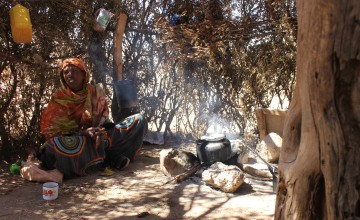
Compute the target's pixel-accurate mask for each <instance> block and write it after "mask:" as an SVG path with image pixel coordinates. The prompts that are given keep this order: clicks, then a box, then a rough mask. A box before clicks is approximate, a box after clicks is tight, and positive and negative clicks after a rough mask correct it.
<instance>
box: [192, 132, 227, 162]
mask: <svg viewBox="0 0 360 220" xmlns="http://www.w3.org/2000/svg"><path fill="white" fill-rule="evenodd" d="M196 153H197V157H198V158H199V160H200V161H201V162H202V163H204V164H205V165H211V164H213V163H216V162H224V161H226V160H228V159H230V157H231V155H232V151H231V144H230V141H229V140H228V139H227V138H225V135H223V134H211V135H206V136H202V137H201V139H199V140H196Z"/></svg>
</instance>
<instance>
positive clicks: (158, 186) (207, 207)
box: [0, 146, 275, 219]
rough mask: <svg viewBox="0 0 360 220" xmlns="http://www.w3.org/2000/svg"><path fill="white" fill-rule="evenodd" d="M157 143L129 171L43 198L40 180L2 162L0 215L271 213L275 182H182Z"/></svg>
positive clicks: (66, 186)
mask: <svg viewBox="0 0 360 220" xmlns="http://www.w3.org/2000/svg"><path fill="white" fill-rule="evenodd" d="M161 149H163V147H162V148H159V146H155V147H154V146H145V147H144V149H143V151H142V153H141V154H140V155H139V157H138V158H137V160H136V161H135V162H133V163H131V164H130V166H129V167H128V169H126V170H125V171H117V172H115V173H114V175H112V176H100V175H99V174H100V173H97V174H93V175H91V176H86V177H83V178H76V179H71V180H66V181H64V183H63V184H61V185H60V193H59V198H58V199H56V200H54V201H51V202H46V201H44V200H43V199H42V184H40V183H31V182H27V181H24V180H22V179H21V178H20V177H19V176H13V175H10V174H8V173H7V170H6V168H5V166H4V164H3V165H2V166H1V169H2V170H1V174H0V175H1V178H0V207H1V209H0V219H137V218H139V217H142V218H144V219H273V211H274V205H275V194H274V193H272V183H271V182H266V181H255V180H252V179H248V180H247V181H246V182H247V183H246V184H243V185H242V186H241V187H240V188H239V190H238V191H237V192H235V193H223V192H221V191H219V190H216V189H212V188H211V187H209V186H207V185H205V184H203V183H202V182H201V180H200V179H199V178H196V177H194V178H190V179H188V180H186V181H184V182H182V183H180V184H175V183H168V184H165V185H164V183H165V182H166V181H168V180H169V179H168V178H167V177H166V176H165V175H164V174H163V173H162V172H161V171H159V158H158V155H159V152H160V150H161Z"/></svg>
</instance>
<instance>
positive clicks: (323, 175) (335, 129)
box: [275, 0, 360, 220]
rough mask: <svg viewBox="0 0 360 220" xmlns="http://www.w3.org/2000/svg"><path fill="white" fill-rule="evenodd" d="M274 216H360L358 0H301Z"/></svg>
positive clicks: (276, 217)
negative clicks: (294, 74) (293, 83)
mask: <svg viewBox="0 0 360 220" xmlns="http://www.w3.org/2000/svg"><path fill="white" fill-rule="evenodd" d="M297 9H298V19H299V23H298V24H299V32H298V43H297V48H298V49H297V84H296V88H295V92H294V97H293V100H292V102H291V104H290V107H289V111H288V114H287V117H286V120H285V125H284V136H283V146H282V149H281V153H280V160H279V184H278V191H277V197H276V208H275V219H334V220H335V219H336V220H337V219H359V218H360V172H359V171H360V160H359V158H360V157H359V155H360V146H359V145H360V77H359V75H360V1H359V0H345V1H340V0H313V1H310V0H308V1H306V0H297Z"/></svg>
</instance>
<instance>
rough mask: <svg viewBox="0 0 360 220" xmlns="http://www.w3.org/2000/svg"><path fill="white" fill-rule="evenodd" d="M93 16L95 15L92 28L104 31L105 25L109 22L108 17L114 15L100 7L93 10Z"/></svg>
mask: <svg viewBox="0 0 360 220" xmlns="http://www.w3.org/2000/svg"><path fill="white" fill-rule="evenodd" d="M95 16H96V20H95V25H94V29H95V30H96V31H99V32H101V31H105V29H106V27H107V25H108V24H109V22H110V19H111V18H112V16H114V14H113V13H111V12H109V11H107V10H105V9H103V8H100V9H98V10H97V11H96V12H95Z"/></svg>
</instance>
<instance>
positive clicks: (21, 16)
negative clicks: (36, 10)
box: [10, 4, 32, 44]
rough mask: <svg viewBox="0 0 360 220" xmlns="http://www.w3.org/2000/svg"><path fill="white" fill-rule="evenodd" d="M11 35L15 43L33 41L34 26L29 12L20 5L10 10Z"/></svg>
mask: <svg viewBox="0 0 360 220" xmlns="http://www.w3.org/2000/svg"><path fill="white" fill-rule="evenodd" d="M10 26H11V33H12V37H13V40H14V42H15V43H18V44H20V43H30V42H31V40H32V25H31V21H30V14H29V10H28V9H27V8H25V7H24V6H22V5H20V4H16V5H15V6H14V7H12V8H11V9H10Z"/></svg>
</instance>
